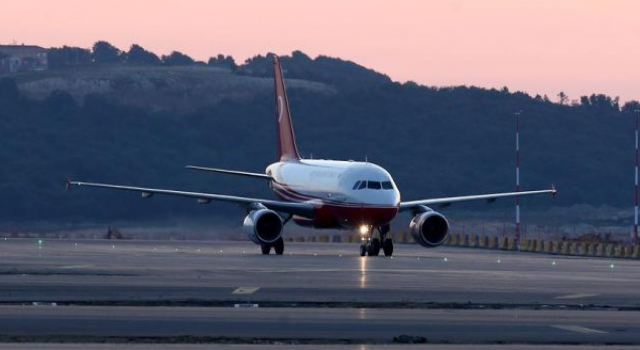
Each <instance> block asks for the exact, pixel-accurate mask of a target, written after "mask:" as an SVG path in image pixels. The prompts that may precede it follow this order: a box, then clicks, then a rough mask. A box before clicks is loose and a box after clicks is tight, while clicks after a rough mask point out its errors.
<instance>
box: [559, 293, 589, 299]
mask: <svg viewBox="0 0 640 350" xmlns="http://www.w3.org/2000/svg"><path fill="white" fill-rule="evenodd" d="M596 295H598V294H585V293H581V294H567V295H561V296H559V297H556V299H582V298H591V297H595V296H596Z"/></svg>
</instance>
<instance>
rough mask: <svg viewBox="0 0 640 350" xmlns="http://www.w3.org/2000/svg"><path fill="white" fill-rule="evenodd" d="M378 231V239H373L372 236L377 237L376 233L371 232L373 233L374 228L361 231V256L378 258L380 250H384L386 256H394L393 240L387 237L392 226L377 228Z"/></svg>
mask: <svg viewBox="0 0 640 350" xmlns="http://www.w3.org/2000/svg"><path fill="white" fill-rule="evenodd" d="M376 229H377V230H378V237H372V235H375V233H373V232H371V231H373V230H372V228H369V230H368V231H367V230H362V229H361V232H360V233H361V234H362V238H361V241H360V256H365V255H369V256H378V255H379V254H380V249H382V251H383V252H384V255H385V256H392V255H393V240H392V239H391V237H387V234H388V233H389V231H390V230H391V226H390V225H389V224H386V225H382V226H379V227H376Z"/></svg>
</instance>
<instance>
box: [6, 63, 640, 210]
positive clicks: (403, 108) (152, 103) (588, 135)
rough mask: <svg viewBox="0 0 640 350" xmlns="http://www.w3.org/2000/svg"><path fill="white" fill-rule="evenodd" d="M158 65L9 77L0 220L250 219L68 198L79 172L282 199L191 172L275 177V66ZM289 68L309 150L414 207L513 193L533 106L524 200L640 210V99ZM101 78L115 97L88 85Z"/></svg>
mask: <svg viewBox="0 0 640 350" xmlns="http://www.w3.org/2000/svg"><path fill="white" fill-rule="evenodd" d="M154 62H155V63H139V62H136V63H135V64H134V63H127V62H119V61H118V62H99V63H89V62H87V63H86V64H80V65H71V66H64V67H61V68H59V69H54V70H52V71H50V72H40V73H23V74H21V75H18V76H12V77H8V78H7V77H5V78H3V79H2V80H0V164H2V171H0V193H1V194H2V195H1V196H0V221H2V222H3V223H7V222H36V221H48V222H51V221H58V222H69V221H71V222H83V221H87V222H89V221H109V220H140V219H144V220H159V221H161V220H166V219H167V218H189V219H194V220H198V219H204V218H208V217H211V216H222V215H223V214H227V213H230V212H235V211H237V210H236V209H234V208H229V207H228V206H225V205H222V204H212V205H209V206H202V205H198V204H196V203H193V202H192V201H189V200H185V199H172V198H162V197H160V196H158V197H154V198H153V200H142V199H140V198H139V196H138V195H135V194H130V193H111V192H101V191H99V190H95V191H92V190H77V189H74V190H73V192H72V193H66V192H65V191H64V177H65V176H66V175H69V176H71V177H73V178H75V179H79V180H93V181H100V182H113V183H122V184H131V185H145V186H153V187H163V188H176V189H185V190H196V191H212V192H219V193H229V194H239V195H251V196H262V197H269V196H270V193H269V191H268V190H267V188H266V186H265V184H264V183H262V182H261V181H256V180H253V179H238V178H235V177H231V176H225V175H212V174H202V173H193V172H189V171H186V170H185V169H184V168H183V167H184V166H185V165H187V164H198V165H205V166H216V167H224V168H232V169H241V170H248V171H256V172H261V171H263V170H264V168H265V167H266V166H267V165H268V164H269V163H270V162H272V161H274V157H275V153H276V152H275V125H274V121H273V113H274V112H273V111H274V106H273V92H272V82H271V80H270V78H268V76H269V73H268V72H269V69H271V63H270V62H271V61H270V60H269V59H268V57H265V56H257V57H255V58H253V59H250V60H248V61H247V62H246V63H245V64H243V65H235V63H234V65H233V67H232V68H231V66H227V67H221V66H220V65H221V64H222V63H220V62H223V63H224V62H228V59H227V57H225V56H222V58H220V60H218V61H215V60H214V63H213V64H211V65H206V64H205V65H203V64H197V63H195V62H194V63H193V64H187V65H166V64H162V63H161V62H160V63H159V62H156V61H154ZM225 64H226V63H225ZM283 65H284V67H285V76H286V77H287V78H292V79H291V80H287V85H288V88H289V97H290V105H291V109H292V114H293V118H294V125H295V128H296V135H297V137H298V143H299V147H300V149H301V151H302V153H303V154H304V155H305V156H311V154H313V157H314V158H335V159H357V160H364V159H365V158H367V159H369V160H370V161H372V162H375V163H378V164H380V165H382V166H384V167H386V168H387V169H388V170H389V171H390V172H391V173H392V174H393V175H394V177H395V179H396V182H397V184H398V186H399V187H400V189H401V190H402V194H403V197H404V199H407V200H408V199H416V198H424V197H432V196H445V195H459V194H471V193H482V192H493V191H505V190H507V191H508V190H512V189H513V187H514V185H513V182H514V142H515V137H514V112H516V111H518V110H522V117H521V125H522V134H521V137H522V138H521V148H522V184H523V187H524V188H525V189H534V188H547V187H549V186H550V184H551V183H552V182H553V183H555V185H556V186H557V187H558V188H559V189H560V191H561V192H560V195H559V196H558V198H557V199H556V200H555V202H554V203H553V205H556V206H573V205H576V204H586V205H590V206H595V207H597V206H601V205H610V206H615V207H626V206H629V205H630V203H631V202H632V196H631V194H632V192H631V189H632V185H633V159H634V158H633V157H634V153H633V144H634V136H633V127H634V120H633V118H632V113H631V112H632V111H633V110H634V109H636V108H638V105H637V102H630V103H627V104H626V105H624V106H620V105H619V104H618V101H617V100H616V99H613V98H609V97H607V96H602V95H594V96H590V97H585V98H583V99H582V100H581V101H580V102H579V103H577V104H575V105H566V104H560V103H553V102H550V101H548V100H546V99H545V98H542V97H537V98H536V97H531V96H528V95H526V94H524V93H511V92H509V91H507V90H506V89H503V90H487V89H480V88H474V87H455V88H433V87H427V86H420V85H417V84H414V83H405V84H400V83H396V82H392V81H391V80H390V79H389V78H388V77H386V76H385V75H383V74H380V73H377V72H374V71H371V70H368V69H366V68H364V67H361V66H358V65H357V64H355V63H352V62H346V61H342V60H338V59H332V58H328V57H320V58H316V59H310V58H309V57H307V56H306V55H304V54H303V53H300V52H296V53H294V55H293V56H290V57H289V56H287V57H284V58H283ZM334 70H335V71H334ZM293 78H295V80H294V79H293ZM52 79H54V80H55V81H57V82H58V83H55V84H53V83H49V82H50V81H51V80H52ZM126 79H129V81H133V82H136V83H131V84H125V83H122V81H126ZM47 81H49V82H47ZM89 81H90V82H92V83H91V84H89V85H84V83H86V82H89ZM100 81H102V82H103V89H89V87H87V86H94V87H95V85H93V84H97V85H98V86H99V85H100V84H99V83H96V82H100ZM140 81H144V82H147V83H148V84H149V85H147V83H144V84H141V85H137V84H138V82H140ZM70 82H73V83H70ZM48 84H49V85H48ZM87 84H88V83H87ZM47 87H48V88H47ZM511 204H512V202H511V201H503V202H502V203H496V204H495V205H494V206H492V208H504V206H506V205H511ZM526 205H527V206H529V207H531V208H546V207H548V206H549V205H550V202H549V201H548V200H541V199H527V200H526ZM240 214H241V213H240Z"/></svg>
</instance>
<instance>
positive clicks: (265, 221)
mask: <svg viewBox="0 0 640 350" xmlns="http://www.w3.org/2000/svg"><path fill="white" fill-rule="evenodd" d="M283 226H284V224H283V223H282V218H281V217H280V215H278V213H276V212H275V211H273V210H269V209H266V208H263V209H257V210H253V211H251V212H250V213H249V215H247V217H246V218H244V224H243V230H244V232H245V233H246V234H247V237H249V239H250V240H251V242H253V243H255V244H264V243H274V242H275V241H277V240H278V238H280V236H281V235H282V228H283Z"/></svg>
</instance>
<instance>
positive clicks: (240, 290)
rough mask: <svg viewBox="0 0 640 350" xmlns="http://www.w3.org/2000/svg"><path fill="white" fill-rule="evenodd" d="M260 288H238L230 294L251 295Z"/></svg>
mask: <svg viewBox="0 0 640 350" xmlns="http://www.w3.org/2000/svg"><path fill="white" fill-rule="evenodd" d="M258 289H260V287H238V288H236V289H235V290H234V291H233V292H231V294H253V293H255V292H257V291H258Z"/></svg>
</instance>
